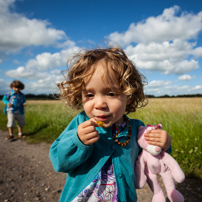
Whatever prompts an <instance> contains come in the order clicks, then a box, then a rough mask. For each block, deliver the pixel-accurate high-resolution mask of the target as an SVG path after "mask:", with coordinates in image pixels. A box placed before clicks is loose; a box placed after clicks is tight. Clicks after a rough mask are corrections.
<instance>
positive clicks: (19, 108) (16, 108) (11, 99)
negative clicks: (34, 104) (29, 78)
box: [2, 90, 26, 114]
mask: <svg viewBox="0 0 202 202" xmlns="http://www.w3.org/2000/svg"><path fill="white" fill-rule="evenodd" d="M2 101H3V103H4V104H5V105H6V106H5V108H4V113H5V114H7V112H8V111H11V112H13V113H16V112H18V113H19V114H24V106H23V104H24V103H26V99H25V96H24V94H23V93H21V92H19V93H15V91H14V90H12V91H11V92H8V93H6V94H5V95H4V96H3V99H2ZM8 103H11V104H12V106H11V107H8V106H7V104H8Z"/></svg>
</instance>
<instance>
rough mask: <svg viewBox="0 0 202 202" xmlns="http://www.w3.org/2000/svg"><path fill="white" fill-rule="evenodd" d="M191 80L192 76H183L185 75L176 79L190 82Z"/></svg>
mask: <svg viewBox="0 0 202 202" xmlns="http://www.w3.org/2000/svg"><path fill="white" fill-rule="evenodd" d="M193 78H195V77H194V76H190V75H188V74H185V75H182V76H180V77H179V78H178V79H179V80H182V81H188V80H191V79H193Z"/></svg>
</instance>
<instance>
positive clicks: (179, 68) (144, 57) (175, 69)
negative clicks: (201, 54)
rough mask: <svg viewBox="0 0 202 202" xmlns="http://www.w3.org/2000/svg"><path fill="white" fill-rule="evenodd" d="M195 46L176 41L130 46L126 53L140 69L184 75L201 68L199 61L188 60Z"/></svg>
mask: <svg viewBox="0 0 202 202" xmlns="http://www.w3.org/2000/svg"><path fill="white" fill-rule="evenodd" d="M194 46H195V43H188V42H185V41H182V40H180V39H176V40H174V41H173V42H168V41H165V42H163V43H157V42H152V43H150V44H137V45H136V46H135V47H133V46H132V45H129V46H127V47H126V49H125V51H126V53H127V55H128V56H129V58H130V59H131V60H133V61H134V62H135V64H136V66H137V67H138V68H140V69H148V70H155V71H160V72H163V73H165V74H184V73H187V72H190V71H193V70H195V69H197V68H198V67H199V64H198V61H197V60H195V59H194V58H192V59H187V58H188V57H189V54H190V53H191V51H192V48H193V47H194Z"/></svg>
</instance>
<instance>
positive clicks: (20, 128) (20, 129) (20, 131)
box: [18, 126, 22, 134]
mask: <svg viewBox="0 0 202 202" xmlns="http://www.w3.org/2000/svg"><path fill="white" fill-rule="evenodd" d="M18 133H21V134H22V127H20V126H18Z"/></svg>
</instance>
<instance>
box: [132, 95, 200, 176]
mask: <svg viewBox="0 0 202 202" xmlns="http://www.w3.org/2000/svg"><path fill="white" fill-rule="evenodd" d="M130 117H132V118H137V119H140V120H142V121H143V122H144V123H145V124H157V123H159V122H161V123H162V125H163V129H164V130H166V131H168V133H169V135H170V136H171V139H172V149H173V151H172V156H173V157H174V158H175V159H176V160H177V161H178V163H179V164H180V166H181V168H182V169H183V171H184V172H185V173H186V174H187V175H196V176H198V177H199V176H200V177H201V178H202V98H173V99H169V98H168V99H150V100H149V104H148V105H147V106H146V107H145V108H144V109H139V110H137V112H136V113H133V114H131V115H130Z"/></svg>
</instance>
